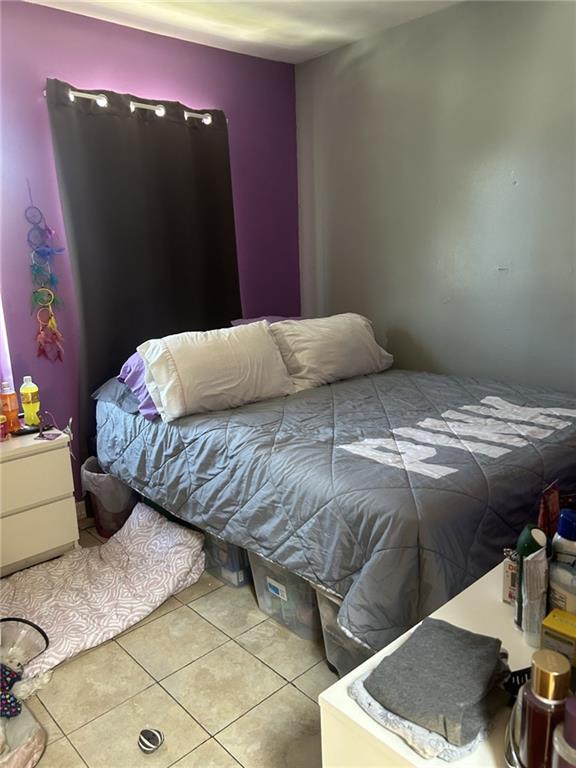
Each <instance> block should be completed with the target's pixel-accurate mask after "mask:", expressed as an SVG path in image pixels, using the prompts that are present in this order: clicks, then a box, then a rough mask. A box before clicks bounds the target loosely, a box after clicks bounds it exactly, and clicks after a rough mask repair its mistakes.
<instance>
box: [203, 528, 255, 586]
mask: <svg viewBox="0 0 576 768" xmlns="http://www.w3.org/2000/svg"><path fill="white" fill-rule="evenodd" d="M204 552H205V554H206V570H207V571H208V573H211V574H213V575H214V576H217V577H218V578H219V579H222V581H225V582H226V583H227V584H230V585H231V586H233V587H243V586H244V585H245V584H249V583H250V582H251V581H252V577H251V573H250V564H249V562H248V553H247V552H246V550H245V549H242V548H241V547H237V546H235V545H234V544H228V542H226V541H222V539H217V538H216V536H212V535H211V534H209V533H205V534H204Z"/></svg>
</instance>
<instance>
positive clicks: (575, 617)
mask: <svg viewBox="0 0 576 768" xmlns="http://www.w3.org/2000/svg"><path fill="white" fill-rule="evenodd" d="M541 645H542V648H548V649H549V650H551V651H558V653H562V654H563V655H564V656H566V657H567V658H568V659H569V660H570V662H571V663H572V666H573V667H576V614H574V613H568V611H561V610H560V609H558V608H555V609H554V610H553V611H550V613H549V614H548V616H546V618H545V619H544V621H543V622H542V634H541Z"/></svg>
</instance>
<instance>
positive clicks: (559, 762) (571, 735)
mask: <svg viewBox="0 0 576 768" xmlns="http://www.w3.org/2000/svg"><path fill="white" fill-rule="evenodd" d="M552 768H576V696H570V698H569V699H567V701H566V707H565V709H564V722H563V723H560V725H557V726H556V729H555V730H554V757H553V758H552Z"/></svg>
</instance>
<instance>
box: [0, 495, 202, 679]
mask: <svg viewBox="0 0 576 768" xmlns="http://www.w3.org/2000/svg"><path fill="white" fill-rule="evenodd" d="M203 543H204V537H203V535H202V534H201V533H199V532H197V531H192V530H190V529H189V528H184V527H183V526H181V525H178V524H177V523H173V522H171V521H170V520H167V519H166V518H165V517H163V516H162V515H160V514H159V513H158V512H156V511H155V510H153V509H151V508H150V507H148V506H146V505H145V504H137V505H136V507H135V508H134V510H133V512H132V514H131V516H130V517H129V519H128V520H127V522H126V523H125V525H124V527H123V528H121V530H119V531H118V533H116V534H114V536H112V538H111V539H109V540H108V541H107V542H106V543H105V544H102V545H101V546H100V547H91V548H89V549H76V550H74V551H73V552H69V553H68V554H66V555H63V556H62V557H59V558H57V559H56V560H51V561H49V562H47V563H41V564H40V565H36V566H34V568H28V569H27V570H25V571H20V572H18V573H15V574H13V575H12V576H9V577H8V578H5V579H3V580H2V581H1V582H0V613H1V614H2V615H3V616H15V617H19V618H24V619H28V620H29V621H33V622H34V623H36V624H38V625H39V626H41V627H42V628H43V629H44V631H45V632H46V634H47V635H48V638H49V640H50V645H49V647H48V649H47V650H46V651H45V652H44V653H42V654H41V655H40V656H38V657H37V658H36V659H34V660H33V661H32V662H31V663H30V664H28V666H27V667H26V670H25V675H24V676H25V677H33V676H34V675H37V674H40V673H42V672H46V671H47V670H49V669H52V668H53V667H55V666H56V665H57V664H60V663H61V662H62V661H64V660H65V659H68V658H70V657H71V656H75V655H76V654H78V653H80V652H81V651H85V650H87V649H88V648H93V647H94V646H96V645H99V644H100V643H103V642H105V641H106V640H109V639H110V638H112V637H114V636H115V635H117V634H119V633H120V632H123V631H124V630H125V629H127V628H128V627H131V626H132V625H133V624H136V623H137V622H138V621H140V620H141V619H143V618H145V617H146V616H148V614H150V613H151V612H152V611H153V610H154V609H155V608H157V607H158V606H159V605H161V604H162V603H163V602H164V601H165V600H166V599H167V598H168V597H170V596H171V595H173V594H174V593H175V592H179V591H180V590H182V589H185V588H186V587H189V586H191V585H192V584H194V583H195V582H196V581H198V579H199V578H200V576H201V574H202V572H203V571H204V552H203Z"/></svg>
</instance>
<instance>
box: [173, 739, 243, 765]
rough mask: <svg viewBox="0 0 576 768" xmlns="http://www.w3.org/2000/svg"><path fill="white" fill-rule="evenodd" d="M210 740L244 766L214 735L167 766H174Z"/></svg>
mask: <svg viewBox="0 0 576 768" xmlns="http://www.w3.org/2000/svg"><path fill="white" fill-rule="evenodd" d="M209 741H214V742H215V743H216V744H218V746H219V747H221V748H222V749H223V750H224V752H226V753H227V754H228V755H230V757H231V758H232V760H234V762H235V763H237V765H238V766H239V767H240V768H244V766H243V765H242V764H241V763H240V762H239V761H238V760H237V759H236V758H235V757H234V755H233V754H232V752H229V751H228V750H227V749H226V747H225V746H223V745H222V744H220V742H219V741H216V739H215V738H214V736H210V738H209V739H207V740H206V741H203V742H202V744H198V746H197V747H194V749H191V750H190V752H186V754H185V755H182V757H179V758H178V759H177V760H175V761H174V762H173V763H170V765H168V766H167V767H166V768H173V766H175V765H176V764H177V763H179V762H180V760H184V758H185V757H188V755H191V754H192V753H194V752H196V750H198V749H200V747H202V746H203V745H204V744H207V743H208V742H209Z"/></svg>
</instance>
